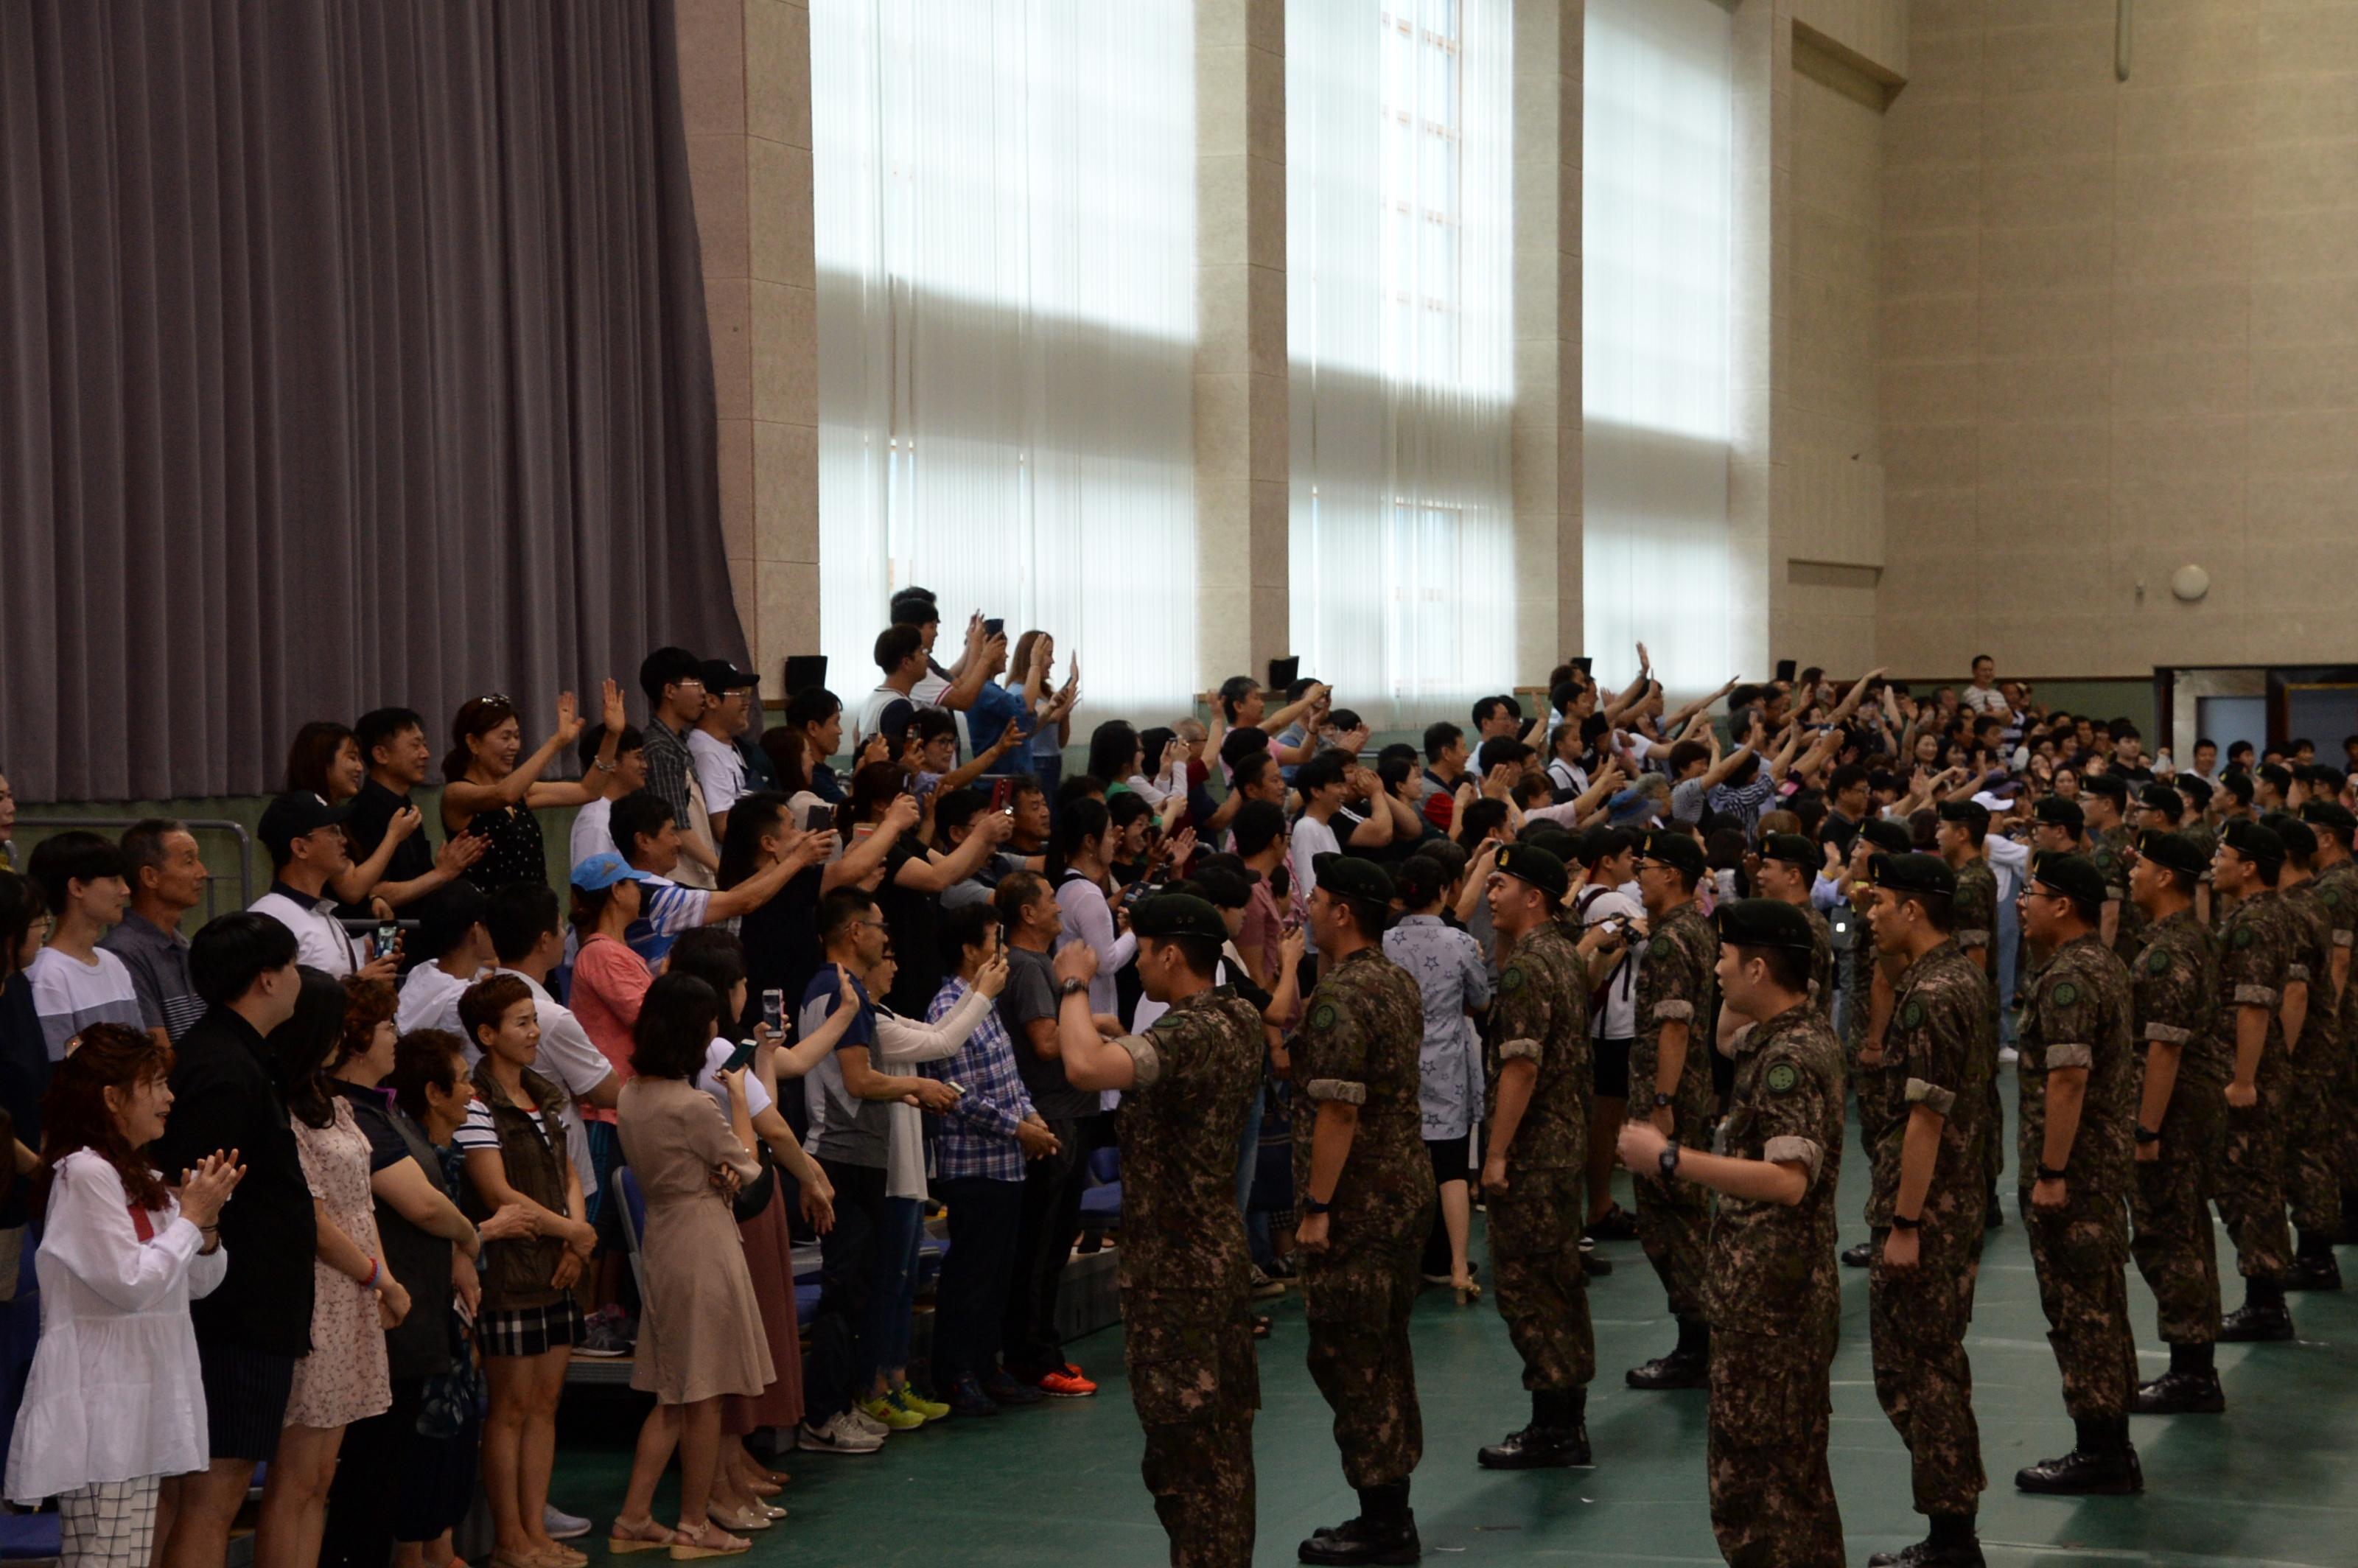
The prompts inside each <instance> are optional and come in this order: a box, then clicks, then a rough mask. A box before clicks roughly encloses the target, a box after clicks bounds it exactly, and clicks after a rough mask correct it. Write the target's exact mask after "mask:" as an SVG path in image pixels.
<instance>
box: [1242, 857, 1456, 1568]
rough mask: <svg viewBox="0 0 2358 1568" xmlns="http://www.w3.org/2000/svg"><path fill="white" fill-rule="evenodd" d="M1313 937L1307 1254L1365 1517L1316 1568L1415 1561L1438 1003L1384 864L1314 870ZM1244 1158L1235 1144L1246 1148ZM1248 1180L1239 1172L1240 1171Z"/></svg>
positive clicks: (1308, 1286)
mask: <svg viewBox="0 0 2358 1568" xmlns="http://www.w3.org/2000/svg"><path fill="white" fill-rule="evenodd" d="M1312 864H1313V869H1314V871H1316V873H1317V888H1316V891H1315V892H1313V893H1312V894H1311V896H1310V930H1311V935H1312V937H1313V939H1314V941H1315V942H1316V943H1317V945H1318V952H1319V954H1320V957H1321V959H1322V961H1323V962H1324V963H1325V966H1326V971H1325V978H1324V979H1321V980H1320V981H1319V982H1318V989H1316V990H1314V991H1313V992H1311V994H1310V1000H1309V1001H1308V1003H1307V1004H1305V1006H1304V1009H1303V1024H1302V1028H1301V1030H1300V1031H1299V1032H1298V1033H1295V1035H1294V1037H1293V1079H1294V1082H1295V1083H1297V1084H1299V1085H1301V1086H1302V1087H1303V1093H1304V1096H1305V1098H1307V1100H1308V1102H1309V1104H1310V1106H1311V1108H1312V1110H1313V1114H1314V1118H1315V1119H1314V1123H1313V1125H1312V1127H1310V1128H1307V1129H1305V1128H1301V1127H1297V1128H1296V1129H1295V1130H1294V1134H1293V1189H1294V1191H1295V1192H1297V1193H1299V1194H1300V1195H1302V1221H1301V1224H1300V1226H1299V1227H1297V1228H1296V1230H1295V1232H1294V1240H1295V1243H1296V1246H1297V1247H1298V1248H1299V1249H1300V1251H1301V1254H1302V1264H1301V1267H1302V1292H1303V1315H1304V1316H1305V1317H1306V1318H1307V1319H1308V1320H1309V1325H1310V1356H1309V1360H1310V1376H1311V1379H1312V1380H1313V1381H1314V1382H1316V1383H1317V1385H1318V1391H1319V1392H1320V1393H1322V1394H1324V1395H1325V1396H1326V1402H1327V1404H1328V1405H1329V1406H1331V1407H1332V1408H1333V1410H1334V1411H1335V1443H1336V1447H1338V1448H1339V1449H1341V1450H1342V1455H1343V1477H1344V1479H1345V1480H1347V1481H1348V1482H1349V1483H1350V1484H1351V1486H1352V1487H1353V1489H1355V1490H1356V1491H1357V1493H1358V1494H1359V1514H1358V1517H1357V1518H1356V1519H1351V1520H1350V1521H1348V1522H1347V1523H1346V1524H1343V1525H1341V1526H1338V1527H1336V1528H1335V1529H1333V1530H1320V1531H1319V1532H1317V1533H1316V1534H1314V1535H1313V1536H1312V1537H1311V1538H1310V1539H1309V1540H1308V1541H1303V1543H1302V1545H1301V1547H1300V1549H1299V1555H1300V1557H1301V1559H1302V1561H1303V1562H1304V1563H1372V1562H1384V1563H1390V1562H1402V1561H1413V1560H1414V1554H1415V1553H1416V1552H1418V1551H1419V1550H1420V1548H1419V1546H1418V1542H1417V1535H1416V1518H1415V1515H1414V1514H1413V1513H1412V1512H1411V1511H1410V1509H1409V1501H1408V1496H1409V1476H1410V1474H1411V1473H1412V1471H1414V1470H1415V1468H1416V1465H1417V1461H1418V1460H1419V1459H1420V1458H1422V1456H1423V1454H1424V1428H1423V1424H1422V1420H1421V1418H1420V1416H1419V1413H1418V1411H1417V1402H1416V1367H1415V1362H1414V1360H1413V1358H1412V1357H1411V1355H1410V1352H1409V1341H1408V1317H1409V1308H1410V1307H1411V1305H1412V1303H1414V1302H1415V1300H1416V1292H1417V1260H1418V1258H1419V1256H1420V1254H1421V1253H1422V1250H1423V1246H1424V1236H1425V1232H1426V1231H1427V1230H1429V1229H1431V1228H1432V1226H1433V1204H1434V1193H1433V1159H1432V1156H1431V1155H1430V1154H1428V1153H1426V1152H1425V1148H1424V1139H1423V1118H1422V1112H1421V1110H1420V1109H1419V1108H1418V1104H1417V1060H1418V1054H1419V1053H1420V1051H1421V1050H1422V1046H1423V1044H1424V999H1423V997H1422V994H1421V993H1420V992H1419V991H1418V990H1417V988H1416V980H1415V979H1414V978H1413V977H1412V976H1411V975H1410V974H1409V972H1408V971H1407V970H1406V969H1403V968H1401V967H1400V966H1399V965H1398V964H1395V963H1393V962H1392V961H1391V960H1390V958H1387V957H1384V952H1383V948H1382V946H1381V942H1382V938H1383V930H1384V922H1385V921H1386V920H1387V919H1388V918H1389V917H1390V911H1391V898H1392V883H1391V879H1390V877H1388V876H1386V875H1385V874H1384V871H1383V869H1382V868H1381V867H1379V866H1378V865H1377V864H1376V863H1375V862H1374V861H1372V860H1360V859H1358V858H1357V857H1355V856H1350V855H1339V854H1324V855H1320V856H1319V857H1318V858H1317V859H1316V860H1314V862H1313V863H1312ZM1231 1148H1233V1145H1232V1146H1231ZM1231 1170H1232V1171H1233V1166H1231Z"/></svg>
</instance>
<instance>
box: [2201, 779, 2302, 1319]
mask: <svg viewBox="0 0 2358 1568" xmlns="http://www.w3.org/2000/svg"><path fill="white" fill-rule="evenodd" d="M2284 853H2285V850H2284V840H2283V839H2281V838H2277V836H2276V834H2275V833H2274V832H2273V831H2271V830H2270V829H2268V828H2266V827H2262V826H2261V825H2260V824H2259V823H2257V822H2255V821H2252V820H2250V819H2249V818H2247V817H2237V818H2235V819H2234V821H2232V822H2230V823H2228V824H2227V826H2226V828H2225V830H2224V831H2223V832H2222V833H2221V834H2220V835H2219V852H2218V853H2217V854H2216V855H2215V856H2213V857H2212V861H2211V886H2212V892H2215V893H2216V894H2217V895H2218V897H2219V899H2220V900H2221V902H2222V903H2223V904H2224V905H2225V914H2224V916H2223V920H2222V922H2221V925H2220V927H2219V1006H2218V1011H2217V1017H2216V1022H2214V1024H2213V1025H2212V1029H2213V1033H2215V1034H2216V1035H2217V1037H2218V1040H2219V1043H2220V1045H2221V1047H2222V1048H2223V1050H2225V1051H2227V1052H2229V1053H2231V1054H2232V1055H2231V1059H2232V1061H2233V1064H2234V1065H2233V1067H2232V1069H2231V1070H2230V1073H2229V1076H2228V1082H2227V1095H2226V1098H2227V1136H2226V1138H2225V1140H2224V1141H2223V1143H2222V1144H2221V1146H2220V1155H2219V1173H2218V1175H2217V1177H2216V1179H2215V1181H2214V1183H2213V1191H2214V1193H2215V1195H2216V1196H2217V1198H2218V1203H2219V1217H2220V1218H2221V1219H2223V1220H2224V1221H2225V1222H2226V1225H2227V1230H2228V1234H2230V1235H2231V1236H2233V1237H2234V1241H2235V1270H2236V1271H2237V1272H2238V1273H2240V1274H2242V1275H2243V1276H2244V1304H2243V1305H2242V1306H2239V1307H2237V1308H2236V1309H2235V1310H2234V1312H2231V1313H2229V1314H2227V1315H2226V1317H2225V1318H2224V1319H2223V1321H2222V1322H2221V1323H2220V1325H2219V1337H2220V1338H2221V1339H2223V1340H2225V1341H2228V1342H2230V1343H2241V1342H2244V1341H2247V1340H2269V1339H2290V1338H2291V1337H2292V1336H2293V1326H2292V1314H2291V1313H2290V1312H2289V1311H2288V1310H2287V1308H2286V1306H2285V1299H2284V1286H2285V1275H2286V1274H2287V1273H2288V1272H2289V1271H2291V1269H2292V1234H2291V1232H2290V1231H2289V1230H2288V1228H2287V1227H2286V1225H2285V1204H2284V1114H2285V1106H2284V1101H2285V1090H2286V1087H2287V1086H2288V1082H2289V1081H2290V1078H2291V1076H2292V1074H2291V1068H2292V1064H2291V1062H2290V1061H2289V1060H2288V1058H2287V1056H2286V1054H2285V1031H2284V1017H2283V1014H2282V1012H2281V1011H2279V1009H2280V1008H2281V1007H2282V1005H2283V1002H2284V995H2285V989H2286V988H2287V987H2288V985H2289V984H2291V968H2292V957H2291V954H2292V947H2293V942H2292V933H2291V931H2290V929H2289V925H2288V922H2287V921H2286V919H2285V914H2284V906H2283V903H2281V901H2279V900H2278V899H2277V896H2276V884H2277V878H2278V877H2279V876H2280V875H2281V874H2282V873H2283V870H2284Z"/></svg>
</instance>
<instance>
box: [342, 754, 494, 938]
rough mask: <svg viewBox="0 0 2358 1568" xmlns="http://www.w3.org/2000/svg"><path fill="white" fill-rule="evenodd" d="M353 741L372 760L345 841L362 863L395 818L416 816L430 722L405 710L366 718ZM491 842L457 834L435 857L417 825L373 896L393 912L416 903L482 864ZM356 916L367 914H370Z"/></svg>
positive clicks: (354, 803) (346, 821) (348, 821)
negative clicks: (414, 794) (414, 798)
mask: <svg viewBox="0 0 2358 1568" xmlns="http://www.w3.org/2000/svg"><path fill="white" fill-rule="evenodd" d="M352 739H353V740H354V741H356V742H357V743H358V744H359V746H360V749H361V755H362V757H363V758H365V759H367V762H368V781H367V782H366V783H365V784H362V785H361V792H360V794H358V795H354V796H352V815H351V816H347V817H346V818H344V837H345V838H346V839H347V840H349V841H350V843H351V844H352V862H353V863H354V864H355V865H358V864H360V863H362V862H363V861H365V860H368V858H369V857H370V856H372V855H373V854H375V853H376V851H377V846H379V845H380V844H383V843H384V836H385V835H386V834H387V833H388V832H390V831H392V829H393V824H394V819H395V817H397V816H401V815H402V814H403V813H404V812H407V813H409V814H410V816H412V817H413V818H414V817H415V816H416V812H417V807H416V806H413V805H412V804H410V799H409V792H410V791H411V790H414V789H416V787H417V786H418V785H420V784H424V783H425V782H426V769H427V764H428V763H429V762H431V761H432V760H433V755H434V752H433V748H432V747H430V746H428V745H427V743H426V721H425V720H424V719H420V718H419V717H418V716H417V715H416V713H414V712H412V711H411V710H410V709H408V708H374V709H372V710H371V711H369V712H367V713H363V714H362V715H361V720H360V722H359V723H358V724H355V725H354V726H352ZM490 842H491V840H490V839H488V838H484V837H483V836H482V835H481V834H479V833H459V834H454V835H452V836H451V837H450V838H449V839H448V840H447V841H445V842H444V844H443V846H442V852H441V853H440V854H439V855H437V854H436V853H435V852H434V850H433V849H431V848H430V847H428V845H427V842H426V832H425V829H424V827H422V826H419V825H416V824H415V823H413V824H412V825H411V826H410V827H409V831H408V836H407V837H406V838H403V839H402V840H401V842H400V843H398V844H396V845H395V846H394V850H393V859H392V860H389V861H387V862H386V863H385V868H384V876H383V877H381V878H379V879H378V880H377V884H376V889H375V891H374V892H373V893H371V895H370V896H371V897H372V898H376V899H383V900H384V902H385V903H387V904H388V905H390V906H391V907H393V908H395V909H400V908H402V907H404V906H405V905H407V904H412V903H416V902H417V901H418V900H419V899H421V898H424V897H425V896H426V895H427V893H430V892H433V891H434V890H435V889H436V888H438V887H440V886H442V885H443V884H444V883H445V882H448V881H451V880H452V879H453V878H455V877H456V876H458V874H459V873H460V871H464V870H466V869H467V868H468V867H469V866H471V865H473V864H474V863H475V862H476V861H477V860H481V859H482V858H483V849H484V847H485V846H486V845H488V844H489V843H490ZM357 913H358V914H363V915H365V914H367V913H368V911H367V910H366V909H358V910H357Z"/></svg>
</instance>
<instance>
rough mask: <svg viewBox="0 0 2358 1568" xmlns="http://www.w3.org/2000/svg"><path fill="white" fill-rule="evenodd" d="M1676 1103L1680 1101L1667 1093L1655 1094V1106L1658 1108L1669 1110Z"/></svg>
mask: <svg viewBox="0 0 2358 1568" xmlns="http://www.w3.org/2000/svg"><path fill="white" fill-rule="evenodd" d="M1676 1104H1678V1101H1676V1100H1674V1099H1672V1098H1671V1097H1670V1096H1668V1095H1666V1094H1660V1093H1658V1094H1656V1095H1655V1096H1654V1108H1655V1109H1656V1110H1668V1109H1669V1108H1671V1107H1672V1106H1674V1105H1676Z"/></svg>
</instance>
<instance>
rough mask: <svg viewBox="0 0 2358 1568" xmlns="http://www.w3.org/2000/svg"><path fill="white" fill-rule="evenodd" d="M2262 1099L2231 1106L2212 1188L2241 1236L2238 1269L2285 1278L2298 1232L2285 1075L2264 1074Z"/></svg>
mask: <svg viewBox="0 0 2358 1568" xmlns="http://www.w3.org/2000/svg"><path fill="white" fill-rule="evenodd" d="M2258 1087H2259V1096H2260V1098H2259V1100H2258V1102H2257V1103H2256V1104H2255V1105H2252V1106H2250V1107H2248V1108H2244V1109H2241V1110H2238V1109H2237V1108H2235V1107H2234V1106H2232V1105H2231V1106H2229V1107H2227V1133H2226V1137H2225V1139H2224V1141H2223V1142H2222V1143H2221V1145H2220V1151H2219V1170H2218V1174H2217V1175H2216V1176H2215V1177H2214V1178H2213V1180H2212V1192H2213V1194H2215V1195H2216V1196H2217V1197H2218V1200H2219V1217H2220V1218H2222V1219H2223V1220H2225V1221H2226V1222H2227V1231H2228V1234H2229V1235H2231V1236H2233V1237H2234V1239H2235V1271H2236V1272H2237V1273H2240V1274H2242V1275H2243V1276H2244V1278H2245V1279H2247V1280H2255V1279H2256V1280H2281V1279H2283V1278H2284V1276H2285V1271H2287V1270H2288V1269H2290V1268H2291V1267H2292V1232H2291V1230H2290V1229H2289V1228H2288V1227H2287V1226H2286V1224H2285V1201H2284V1118H2285V1078H2284V1075H2283V1074H2281V1073H2277V1074H2275V1075H2269V1074H2266V1073H2263V1074H2262V1075H2261V1076H2260V1081H2259V1086H2258Z"/></svg>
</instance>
